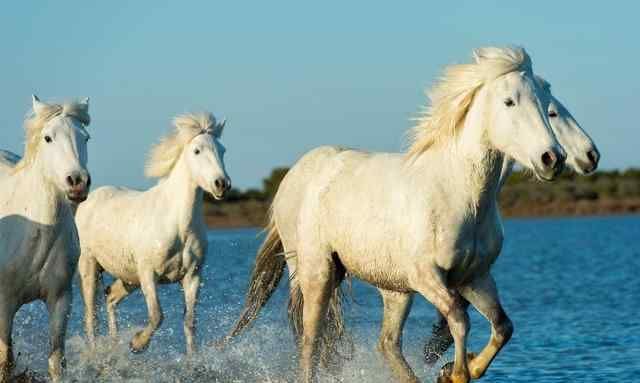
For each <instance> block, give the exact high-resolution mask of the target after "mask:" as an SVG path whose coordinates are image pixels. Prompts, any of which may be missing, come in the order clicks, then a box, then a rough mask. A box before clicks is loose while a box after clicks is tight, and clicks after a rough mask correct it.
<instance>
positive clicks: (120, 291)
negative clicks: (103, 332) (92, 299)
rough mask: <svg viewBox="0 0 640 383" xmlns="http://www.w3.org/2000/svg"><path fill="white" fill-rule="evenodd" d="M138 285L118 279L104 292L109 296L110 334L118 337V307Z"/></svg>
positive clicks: (108, 316)
mask: <svg viewBox="0 0 640 383" xmlns="http://www.w3.org/2000/svg"><path fill="white" fill-rule="evenodd" d="M136 288H137V287H136V286H131V285H127V284H126V283H124V282H123V281H122V279H118V280H116V281H115V282H113V283H112V284H111V285H110V286H108V287H107V288H106V289H105V291H104V293H105V295H106V296H107V318H108V321H109V336H111V337H112V338H116V337H117V336H118V318H117V315H116V307H117V306H118V304H119V303H120V302H121V301H122V300H123V299H124V298H126V297H127V296H128V295H129V294H131V292H132V291H133V290H135V289H136Z"/></svg>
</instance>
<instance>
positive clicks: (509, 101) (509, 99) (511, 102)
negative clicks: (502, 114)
mask: <svg viewBox="0 0 640 383" xmlns="http://www.w3.org/2000/svg"><path fill="white" fill-rule="evenodd" d="M504 104H505V105H506V106H508V107H512V106H514V105H515V104H516V103H515V102H513V99H512V98H508V99H506V100H504Z"/></svg>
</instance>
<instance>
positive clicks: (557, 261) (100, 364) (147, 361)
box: [13, 216, 640, 383]
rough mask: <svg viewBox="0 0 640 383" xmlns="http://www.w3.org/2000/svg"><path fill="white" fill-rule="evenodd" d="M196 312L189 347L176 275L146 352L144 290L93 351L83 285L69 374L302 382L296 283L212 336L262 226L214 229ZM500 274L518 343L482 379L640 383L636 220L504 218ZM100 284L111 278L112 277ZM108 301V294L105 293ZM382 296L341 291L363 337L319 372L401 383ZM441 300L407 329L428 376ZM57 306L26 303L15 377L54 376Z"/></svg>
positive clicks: (356, 289) (237, 299)
mask: <svg viewBox="0 0 640 383" xmlns="http://www.w3.org/2000/svg"><path fill="white" fill-rule="evenodd" d="M208 235H209V242H210V243H209V252H208V254H207V259H206V263H205V265H204V269H203V285H202V288H201V293H200V299H199V305H198V309H197V344H198V351H197V353H196V355H194V356H192V357H186V356H185V342H184V335H183V330H182V328H183V327H182V317H183V309H184V303H183V302H184V300H183V295H182V290H181V288H180V286H179V285H164V286H161V287H160V288H159V294H160V301H161V305H162V309H163V311H164V318H165V319H164V322H163V323H162V326H161V327H160V329H159V330H158V331H157V333H156V334H155V335H154V337H153V339H152V341H151V344H150V346H149V348H148V350H147V351H146V352H143V353H140V354H132V353H131V352H130V351H129V348H128V343H129V340H130V339H131V337H132V336H133V334H134V333H135V332H136V331H138V330H139V329H141V328H142V327H143V326H144V325H145V323H146V320H147V311H146V306H145V303H144V300H143V297H142V294H141V293H140V292H139V291H138V292H136V293H134V294H132V295H131V296H129V297H128V298H127V299H126V300H125V301H124V302H123V303H122V304H120V306H119V310H118V313H119V325H120V333H119V336H118V337H117V338H116V339H112V338H110V337H109V336H108V335H107V334H106V318H105V316H106V315H105V313H104V311H105V310H104V305H102V307H101V309H100V310H99V311H100V323H101V325H100V328H99V333H100V337H99V338H98V343H97V347H96V348H95V349H94V350H92V349H90V348H89V347H87V345H86V343H85V340H84V337H83V336H84V335H83V329H82V313H83V303H82V299H81V297H80V293H79V289H78V281H77V278H76V280H75V281H74V301H73V310H72V314H71V318H70V321H69V329H68V334H67V341H66V349H67V351H66V355H67V370H66V377H65V381H68V382H292V381H295V379H296V367H297V355H296V354H297V353H296V346H295V344H294V341H293V337H292V335H291V331H290V329H289V326H288V323H287V315H286V299H287V289H286V285H287V280H286V278H283V280H282V281H281V285H280V287H279V289H278V291H277V292H276V293H275V294H274V296H273V297H272V298H271V300H270V301H269V303H268V304H267V305H266V307H265V308H264V309H263V310H262V312H261V315H260V317H259V318H258V320H257V321H256V322H255V325H254V326H253V327H251V328H250V329H249V330H248V331H247V332H246V333H244V334H243V335H241V336H240V337H239V338H237V339H236V340H234V341H233V342H231V343H230V344H229V345H228V346H227V347H225V348H220V347H219V346H218V345H217V343H216V341H217V340H218V339H220V338H221V337H222V336H223V335H224V334H225V333H226V332H227V331H228V330H229V329H230V327H231V326H232V324H233V323H234V320H235V319H236V318H237V316H238V314H239V312H240V309H241V306H242V303H243V300H244V294H245V289H246V284H247V280H248V278H249V275H250V273H251V269H252V266H253V262H254V257H255V253H256V250H257V248H258V246H259V245H260V242H261V239H262V236H261V234H260V231H259V230H258V229H237V230H211V231H210V232H209V234H208ZM492 274H493V276H494V278H495V280H496V282H497V285H498V289H499V292H500V296H501V300H502V303H503V305H504V308H505V310H506V312H507V313H508V315H509V316H510V317H511V319H512V320H513V322H514V325H515V333H514V336H513V338H512V340H511V342H510V343H509V344H508V345H507V346H506V347H505V348H504V349H503V350H502V352H501V353H500V354H499V355H498V356H497V357H496V359H495V360H494V362H493V364H492V365H491V367H490V368H489V370H488V372H487V374H486V375H485V377H484V378H483V379H482V380H481V381H486V382H510V383H514V382H536V383H551V382H587V383H589V382H594V383H595V382H598V383H601V382H640V216H616V217H580V218H540V219H539V218H536V219H508V220H506V221H505V243H504V248H503V251H502V254H501V255H500V257H499V258H498V260H497V262H496V264H495V265H494V268H493V271H492ZM104 279H105V280H104V282H105V283H108V282H109V281H110V278H109V276H106V275H105V278H104ZM103 302H104V300H102V303H103ZM381 315H382V304H381V300H380V297H379V295H378V294H377V291H376V290H375V289H374V288H372V287H371V286H369V285H367V284H365V283H361V282H359V281H357V280H355V281H354V282H353V284H352V289H351V290H350V291H349V293H348V294H346V297H345V317H346V323H347V328H348V330H349V332H350V334H351V336H352V339H353V342H354V350H353V353H352V355H351V357H350V359H348V360H345V361H344V362H343V364H342V366H341V368H339V369H337V368H336V369H333V370H331V371H321V372H320V377H319V380H320V381H321V382H392V381H394V380H393V377H392V375H391V373H390V371H389V370H388V368H387V367H386V366H385V363H384V360H383V359H382V357H381V356H380V354H378V352H377V351H376V349H375V345H376V340H377V336H378V332H379V327H380V320H381ZM470 315H471V332H470V338H469V346H470V347H469V349H470V350H473V351H479V350H480V349H481V348H482V347H483V345H484V344H485V342H486V341H487V340H488V338H489V335H490V327H489V325H488V323H487V322H486V321H485V320H484V318H483V317H482V316H480V315H479V314H478V313H477V312H476V311H475V310H473V309H471V310H470ZM434 318H435V311H434V308H433V307H432V306H431V304H430V303H429V302H427V301H426V300H425V299H423V298H421V297H419V296H417V297H416V298H415V300H414V304H413V308H412V310H411V313H410V315H409V318H408V320H407V324H406V326H405V329H404V335H403V350H404V354H405V356H406V358H407V360H408V362H409V364H410V365H411V366H412V367H413V369H414V371H415V372H416V374H417V375H418V376H419V377H420V379H421V380H422V381H424V382H433V381H435V378H436V376H437V375H438V371H439V368H440V366H441V365H442V364H443V363H445V362H449V361H451V360H452V358H453V356H452V350H450V351H449V352H448V353H447V354H445V355H444V357H443V358H442V362H441V363H440V364H439V365H438V366H436V367H434V368H428V367H426V366H425V364H424V362H423V360H422V355H423V352H422V350H423V346H424V343H425V341H426V339H427V338H428V336H429V334H430V332H431V325H432V322H433V320H434ZM47 326H48V322H47V311H46V309H45V306H44V304H43V303H41V302H34V303H32V304H29V305H25V306H23V307H22V308H21V309H20V311H19V312H18V314H17V316H16V318H15V323H14V330H13V340H14V353H15V355H16V358H17V366H16V373H20V372H21V371H25V370H28V371H29V372H30V373H31V374H35V375H36V376H40V377H46V370H47V354H48V349H49V346H48V336H47V333H48V329H47Z"/></svg>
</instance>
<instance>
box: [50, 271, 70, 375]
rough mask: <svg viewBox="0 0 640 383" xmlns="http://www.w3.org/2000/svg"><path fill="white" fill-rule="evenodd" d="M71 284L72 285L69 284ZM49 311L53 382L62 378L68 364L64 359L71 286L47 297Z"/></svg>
mask: <svg viewBox="0 0 640 383" xmlns="http://www.w3.org/2000/svg"><path fill="white" fill-rule="evenodd" d="M69 284H71V283H70V282H69ZM47 308H48V310H49V342H50V347H51V349H50V351H49V376H50V377H51V379H52V380H53V381H59V380H60V379H61V378H62V372H63V370H64V368H65V365H66V362H65V359H64V338H65V334H66V332H67V322H68V321H69V312H70V311H71V286H69V288H67V289H65V290H63V291H61V292H59V293H57V294H50V295H49V296H48V297H47Z"/></svg>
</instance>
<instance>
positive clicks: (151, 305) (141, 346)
mask: <svg viewBox="0 0 640 383" xmlns="http://www.w3.org/2000/svg"><path fill="white" fill-rule="evenodd" d="M156 287H157V281H156V276H155V273H154V272H153V271H152V270H150V271H145V272H142V273H141V274H140V288H141V289H142V294H144V299H145V301H146V303H147V310H148V311H149V323H148V324H147V327H145V328H144V329H143V330H142V331H139V332H138V333H136V335H134V336H133V339H131V343H130V344H129V347H130V348H131V351H132V352H142V351H144V350H145V349H146V348H147V346H148V345H149V341H150V340H151V336H152V335H153V333H154V332H155V331H156V330H157V329H158V327H160V324H161V323H162V319H163V315H162V310H161V308H160V301H158V295H157V292H156Z"/></svg>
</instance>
